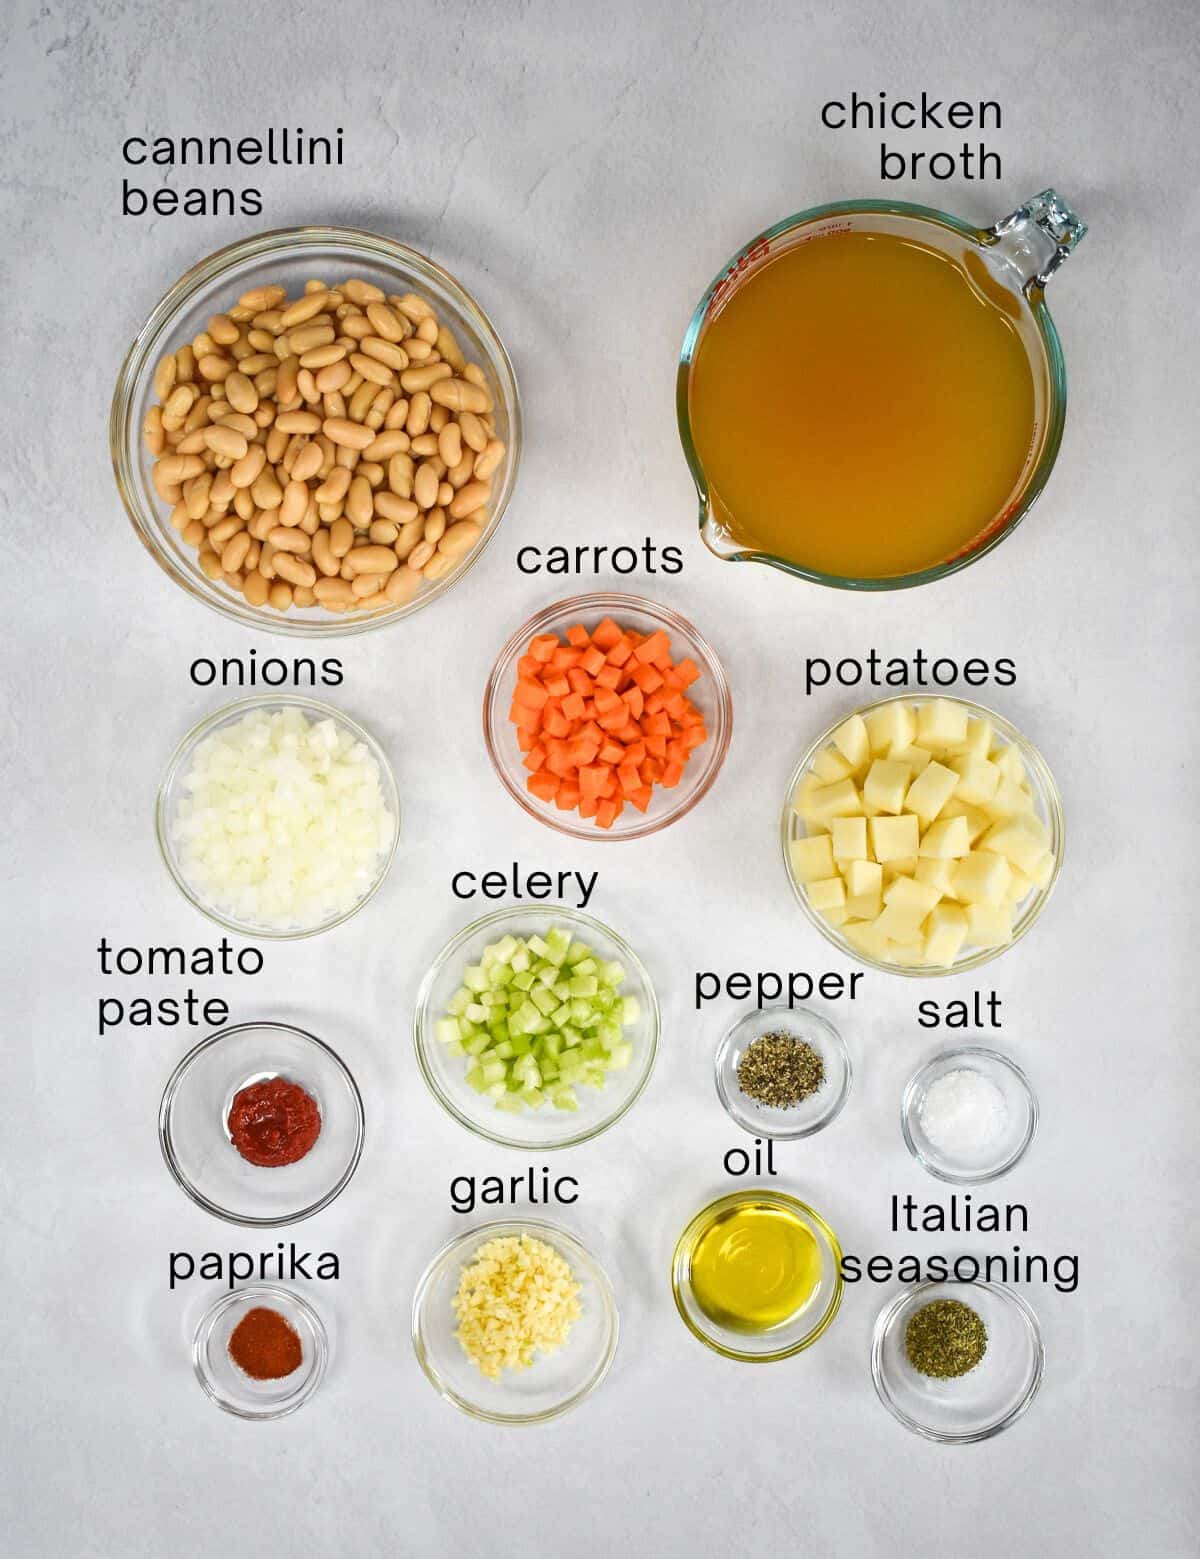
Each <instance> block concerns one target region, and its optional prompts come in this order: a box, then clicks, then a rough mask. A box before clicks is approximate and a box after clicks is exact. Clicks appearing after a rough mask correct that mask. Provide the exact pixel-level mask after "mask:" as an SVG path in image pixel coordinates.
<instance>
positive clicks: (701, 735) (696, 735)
mask: <svg viewBox="0 0 1200 1559" xmlns="http://www.w3.org/2000/svg"><path fill="white" fill-rule="evenodd" d="M681 740H682V742H683V745H684V746H685V747H686V748H687V750H688V751H689V752H691V751H692V749H693V748H695V747H702V746H703V745H704V743H705V742H706V741H707V740H708V731H707V729H706V728H705V725H704V722H703V720H701V721H700V722H699V724H697V725H685V726H684V728H683V736H682V738H681Z"/></svg>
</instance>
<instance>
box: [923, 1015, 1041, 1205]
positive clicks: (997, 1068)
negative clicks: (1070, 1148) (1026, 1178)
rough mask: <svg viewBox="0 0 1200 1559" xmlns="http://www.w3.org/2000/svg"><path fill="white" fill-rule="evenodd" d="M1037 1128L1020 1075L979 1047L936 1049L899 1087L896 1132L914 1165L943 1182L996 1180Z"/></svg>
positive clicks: (1032, 1099)
mask: <svg viewBox="0 0 1200 1559" xmlns="http://www.w3.org/2000/svg"><path fill="white" fill-rule="evenodd" d="M1037 1125H1038V1103H1037V1096H1036V1095H1035V1094H1034V1091H1033V1085H1032V1084H1031V1083H1030V1081H1029V1079H1028V1077H1026V1075H1025V1073H1024V1072H1023V1071H1022V1070H1021V1068H1020V1067H1019V1066H1018V1065H1017V1064H1016V1062H1015V1061H1011V1060H1009V1058H1008V1057H1007V1056H1004V1055H1001V1054H1000V1052H999V1051H998V1050H988V1049H987V1048H986V1047H984V1046H982V1045H964V1046H962V1047H961V1048H959V1049H955V1050H943V1051H941V1052H940V1053H939V1054H938V1055H936V1056H934V1057H933V1058H932V1060H930V1061H927V1062H926V1063H925V1065H924V1066H923V1067H922V1068H921V1069H920V1071H919V1072H917V1073H916V1074H915V1076H914V1077H913V1078H912V1079H911V1080H910V1082H909V1084H908V1087H907V1088H906V1089H905V1090H904V1098H903V1100H902V1102H901V1106H900V1130H901V1132H902V1133H903V1136H904V1142H905V1145H906V1146H907V1148H908V1151H909V1152H910V1153H911V1154H912V1156H913V1157H914V1158H915V1159H916V1160H917V1162H918V1163H919V1164H920V1165H921V1167H922V1168H923V1169H925V1170H927V1171H928V1172H929V1173H930V1174H931V1175H933V1176H934V1178H935V1179H937V1180H944V1181H947V1182H948V1183H949V1184H951V1185H983V1184H984V1183H985V1182H986V1181H988V1180H997V1179H999V1177H1000V1176H1001V1175H1006V1174H1008V1172H1009V1170H1010V1169H1012V1168H1014V1167H1015V1165H1016V1164H1018V1163H1019V1162H1020V1160H1021V1159H1022V1158H1023V1157H1024V1155H1025V1153H1026V1151H1027V1149H1028V1147H1029V1144H1030V1143H1031V1142H1032V1141H1033V1138H1034V1134H1035V1133H1036V1131H1037Z"/></svg>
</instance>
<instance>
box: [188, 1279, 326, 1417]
mask: <svg viewBox="0 0 1200 1559" xmlns="http://www.w3.org/2000/svg"><path fill="white" fill-rule="evenodd" d="M255 1311H266V1312H267V1317H263V1316H262V1315H257V1316H256V1315H255V1314H254V1312H255ZM281 1322H282V1323H283V1324H282V1325H281V1324H280V1323H281ZM239 1328H242V1329H243V1330H242V1331H241V1332H239ZM246 1329H249V1330H248V1332H247V1330H246ZM235 1332H237V1333H238V1336H237V1337H236V1338H235V1335H234V1334H235ZM243 1337H246V1341H245V1342H243V1341H242V1338H243ZM235 1353H236V1354H237V1355H238V1356H239V1357H240V1358H242V1360H243V1363H244V1364H246V1365H247V1366H249V1371H252V1373H250V1372H248V1370H247V1369H246V1368H243V1367H242V1365H239V1364H238V1363H236V1362H235V1358H234V1355H235ZM297 1353H298V1354H299V1359H298V1362H296V1363H295V1364H294V1367H291V1368H289V1367H288V1366H290V1365H292V1361H293V1358H294V1357H295V1355H296V1354H297ZM328 1362H329V1337H328V1334H327V1333H326V1331H325V1324H324V1322H323V1321H322V1320H321V1317H320V1316H319V1315H318V1314H317V1312H316V1310H314V1309H313V1307H312V1305H311V1304H310V1303H309V1302H308V1300H307V1299H304V1298H303V1297H302V1296H301V1295H300V1294H298V1293H296V1292H295V1291H294V1290H293V1289H290V1288H283V1287H281V1286H280V1285H279V1284H276V1283H253V1284H251V1285H250V1286H249V1287H247V1288H239V1289H236V1290H235V1291H234V1292H233V1293H232V1294H222V1296H221V1297H220V1299H218V1300H217V1302H216V1304H214V1305H212V1306H211V1308H210V1309H208V1310H207V1311H205V1313H204V1315H203V1316H202V1317H201V1320H200V1324H199V1326H198V1327H197V1328H196V1335H195V1338H194V1340H193V1342H192V1364H193V1366H194V1367H195V1371H196V1379H197V1380H198V1381H199V1382H200V1384H201V1386H203V1388H204V1391H205V1393H206V1395H207V1396H208V1397H209V1399H210V1400H211V1401H213V1402H215V1403H216V1404H217V1406H218V1407H219V1408H220V1409H221V1410H222V1411H223V1412H226V1413H233V1414H235V1415H236V1416H237V1417H238V1418H251V1419H267V1418H284V1417H286V1416H287V1414H288V1413H294V1412H295V1411H296V1409H297V1408H298V1407H302V1406H303V1405H304V1403H305V1402H307V1401H308V1399H309V1397H311V1396H312V1394H313V1392H314V1391H315V1390H316V1389H317V1387H318V1386H319V1385H320V1384H321V1378H322V1376H323V1375H324V1374H325V1367H326V1365H327V1364H328ZM280 1369H287V1373H286V1374H278V1373H276V1372H277V1371H278V1370H280ZM260 1376H261V1378H258V1377H260Z"/></svg>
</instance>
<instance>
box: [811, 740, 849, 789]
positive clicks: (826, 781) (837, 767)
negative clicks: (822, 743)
mask: <svg viewBox="0 0 1200 1559" xmlns="http://www.w3.org/2000/svg"><path fill="white" fill-rule="evenodd" d="M812 772H813V773H814V774H815V775H816V776H817V778H818V779H819V780H820V781H821V783H822V784H823V785H833V784H836V783H837V781H838V780H842V779H850V778H852V776H853V774H854V767H853V765H852V764H849V763H847V762H846V760H845V758H843V757H842V755H841V753H840V752H839V751H838V750H837V748H836V747H825V748H822V750H821V751H820V752H819V753H818V754H817V756H816V757H815V758H814V759H813V766H812Z"/></svg>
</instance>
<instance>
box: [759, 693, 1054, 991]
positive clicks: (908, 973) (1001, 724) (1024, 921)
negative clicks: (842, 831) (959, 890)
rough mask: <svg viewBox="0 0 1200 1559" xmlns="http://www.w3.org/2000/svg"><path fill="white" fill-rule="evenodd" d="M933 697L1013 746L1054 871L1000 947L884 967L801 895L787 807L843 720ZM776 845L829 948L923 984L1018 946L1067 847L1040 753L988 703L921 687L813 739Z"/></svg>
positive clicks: (879, 702)
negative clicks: (941, 961)
mask: <svg viewBox="0 0 1200 1559" xmlns="http://www.w3.org/2000/svg"><path fill="white" fill-rule="evenodd" d="M935 698H944V699H946V700H948V701H949V702H951V703H956V704H961V705H962V706H963V708H964V709H966V711H967V713H968V714H969V715H973V716H975V717H976V718H979V717H983V718H984V719H987V720H990V721H991V722H992V724H993V726H994V727H995V728H996V730H997V731H998V732H999V733H1000V735H1001V736H1003V737H1004V738H1005V739H1006V740H1007V741H1008V742H1009V743H1012V744H1015V745H1016V747H1017V750H1018V751H1019V752H1020V754H1021V757H1022V758H1023V760H1024V761H1025V764H1026V766H1027V768H1028V769H1029V770H1030V771H1031V772H1032V774H1033V776H1034V778H1035V780H1036V781H1037V783H1038V786H1039V788H1040V791H1041V796H1042V800H1043V801H1044V803H1045V808H1046V812H1047V818H1046V824H1047V827H1048V828H1049V830H1050V838H1051V848H1052V849H1053V851H1054V868H1053V870H1052V871H1051V873H1050V880H1049V881H1048V882H1047V883H1046V885H1045V887H1044V888H1037V889H1036V891H1035V892H1034V894H1033V895H1032V897H1031V899H1030V900H1027V901H1026V903H1027V908H1024V909H1023V910H1022V914H1021V918H1020V920H1019V921H1018V922H1017V924H1016V926H1015V927H1014V928H1013V934H1012V938H1011V940H1010V941H1008V942H1005V943H1003V944H1002V945H1001V946H1000V947H981V948H977V949H976V950H975V952H973V953H970V954H968V956H967V957H966V958H960V959H959V960H958V961H957V962H956V963H953V964H951V965H950V966H949V968H945V969H943V968H940V967H936V966H929V967H924V966H922V965H917V964H889V963H884V962H882V960H880V959H878V958H871V957H868V955H867V954H866V953H862V952H860V951H859V950H858V949H857V948H856V947H853V946H852V945H851V944H850V943H849V942H847V941H846V939H845V938H844V937H842V936H840V935H839V928H838V927H836V926H831V925H830V924H829V922H828V921H827V920H826V919H825V917H824V916H823V915H822V914H820V913H819V912H818V911H817V910H815V909H813V908H812V906H811V905H810V904H809V902H808V895H807V894H806V893H805V892H804V888H803V885H802V884H801V883H798V882H797V881H796V877H795V874H794V872H793V871H792V861H791V853H790V851H789V849H788V845H789V844H790V843H791V840H792V837H793V836H792V832H791V829H792V819H793V817H798V814H797V813H796V812H795V809H794V807H793V806H792V797H793V796H794V795H795V793H796V788H797V786H798V785H799V784H800V781H801V780H802V779H803V778H804V775H805V773H806V772H807V770H808V769H810V768H811V767H812V764H813V760H814V759H815V758H816V757H817V754H818V753H819V752H820V751H821V749H822V748H823V747H824V746H826V744H827V743H829V742H830V741H832V740H833V733H834V732H835V731H836V730H837V729H838V727H839V726H840V725H844V724H845V722H846V721H847V720H850V719H853V718H854V716H855V715H867V714H870V713H871V711H872V710H873V709H881V708H882V707H883V706H884V705H885V704H895V703H911V704H924V703H929V702H930V701H931V700H933V699H935ZM779 842H780V848H781V852H782V855H783V868H784V871H785V872H786V874H787V880H788V882H789V884H790V885H791V889H792V893H793V895H794V896H795V898H796V900H797V902H798V903H799V905H800V908H801V909H802V910H803V911H804V913H805V915H806V916H807V918H808V920H809V922H810V924H811V925H813V926H815V927H816V929H817V930H818V931H819V932H820V933H821V935H822V936H823V937H824V938H825V940H826V941H827V942H828V943H829V944H830V945H831V946H832V947H836V948H837V950H838V951H839V952H840V953H844V954H845V956H846V957H847V958H852V959H853V960H854V961H855V962H856V963H859V964H863V965H864V966H865V967H867V968H869V969H878V970H879V971H880V973H882V974H897V975H901V976H903V977H904V978H906V979H916V980H926V979H938V978H945V976H946V975H951V974H964V973H966V972H967V971H968V970H971V969H979V968H982V967H983V965H984V964H989V963H991V961H992V960H993V959H994V958H999V957H1000V955H1001V954H1002V953H1007V952H1008V951H1009V949H1010V948H1013V947H1015V946H1016V945H1017V943H1018V942H1019V941H1020V940H1021V938H1022V937H1023V936H1025V934H1026V933H1027V932H1028V931H1029V929H1030V928H1031V927H1032V926H1033V924H1034V922H1035V921H1036V920H1037V919H1038V918H1039V917H1040V915H1041V913H1042V911H1043V910H1044V909H1045V907H1046V905H1047V904H1048V903H1049V901H1050V895H1051V894H1052V893H1053V892H1054V889H1055V886H1056V885H1057V883H1058V879H1059V876H1060V874H1061V872H1062V864H1063V857H1064V855H1065V854H1066V848H1067V833H1066V819H1065V818H1064V816H1063V805H1062V795H1061V793H1060V791H1059V788H1058V782H1057V781H1056V780H1055V778H1054V774H1053V772H1052V770H1051V768H1050V765H1049V764H1048V763H1047V762H1046V760H1045V758H1044V757H1043V756H1042V752H1041V749H1040V748H1039V747H1037V746H1035V745H1034V743H1033V742H1032V741H1030V739H1029V738H1028V737H1027V736H1026V735H1025V733H1024V732H1023V731H1021V730H1019V729H1018V727H1017V726H1015V725H1013V723H1012V721H1011V720H1009V719H1008V718H1007V717H1006V716H1005V715H1002V714H1000V713H999V711H998V710H995V709H992V708H990V707H989V706H988V705H987V704H978V703H976V702H975V700H974V699H970V698H963V697H962V696H961V695H960V694H958V693H955V692H951V691H950V690H948V689H944V690H942V691H939V692H932V691H929V690H927V689H924V688H921V689H918V690H916V691H915V692H914V691H913V690H911V689H904V688H898V689H897V690H896V692H895V693H892V694H891V695H889V696H888V697H887V698H875V699H872V700H871V702H870V703H869V704H859V705H857V706H856V707H855V708H854V709H852V710H850V711H849V712H848V713H847V714H844V715H842V716H841V717H840V718H839V719H837V720H835V721H833V723H832V724H831V725H829V726H828V727H826V729H825V730H824V731H823V732H822V733H821V735H820V736H818V737H817V739H816V741H814V742H813V743H812V744H811V745H810V746H809V747H808V749H807V750H806V751H805V753H804V755H803V757H802V758H801V759H800V761H799V762H798V763H797V764H796V766H795V768H794V769H793V770H792V773H791V777H790V778H789V780H788V782H787V789H786V790H785V792H784V797H783V811H782V814H781V816H780V824H779Z"/></svg>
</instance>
